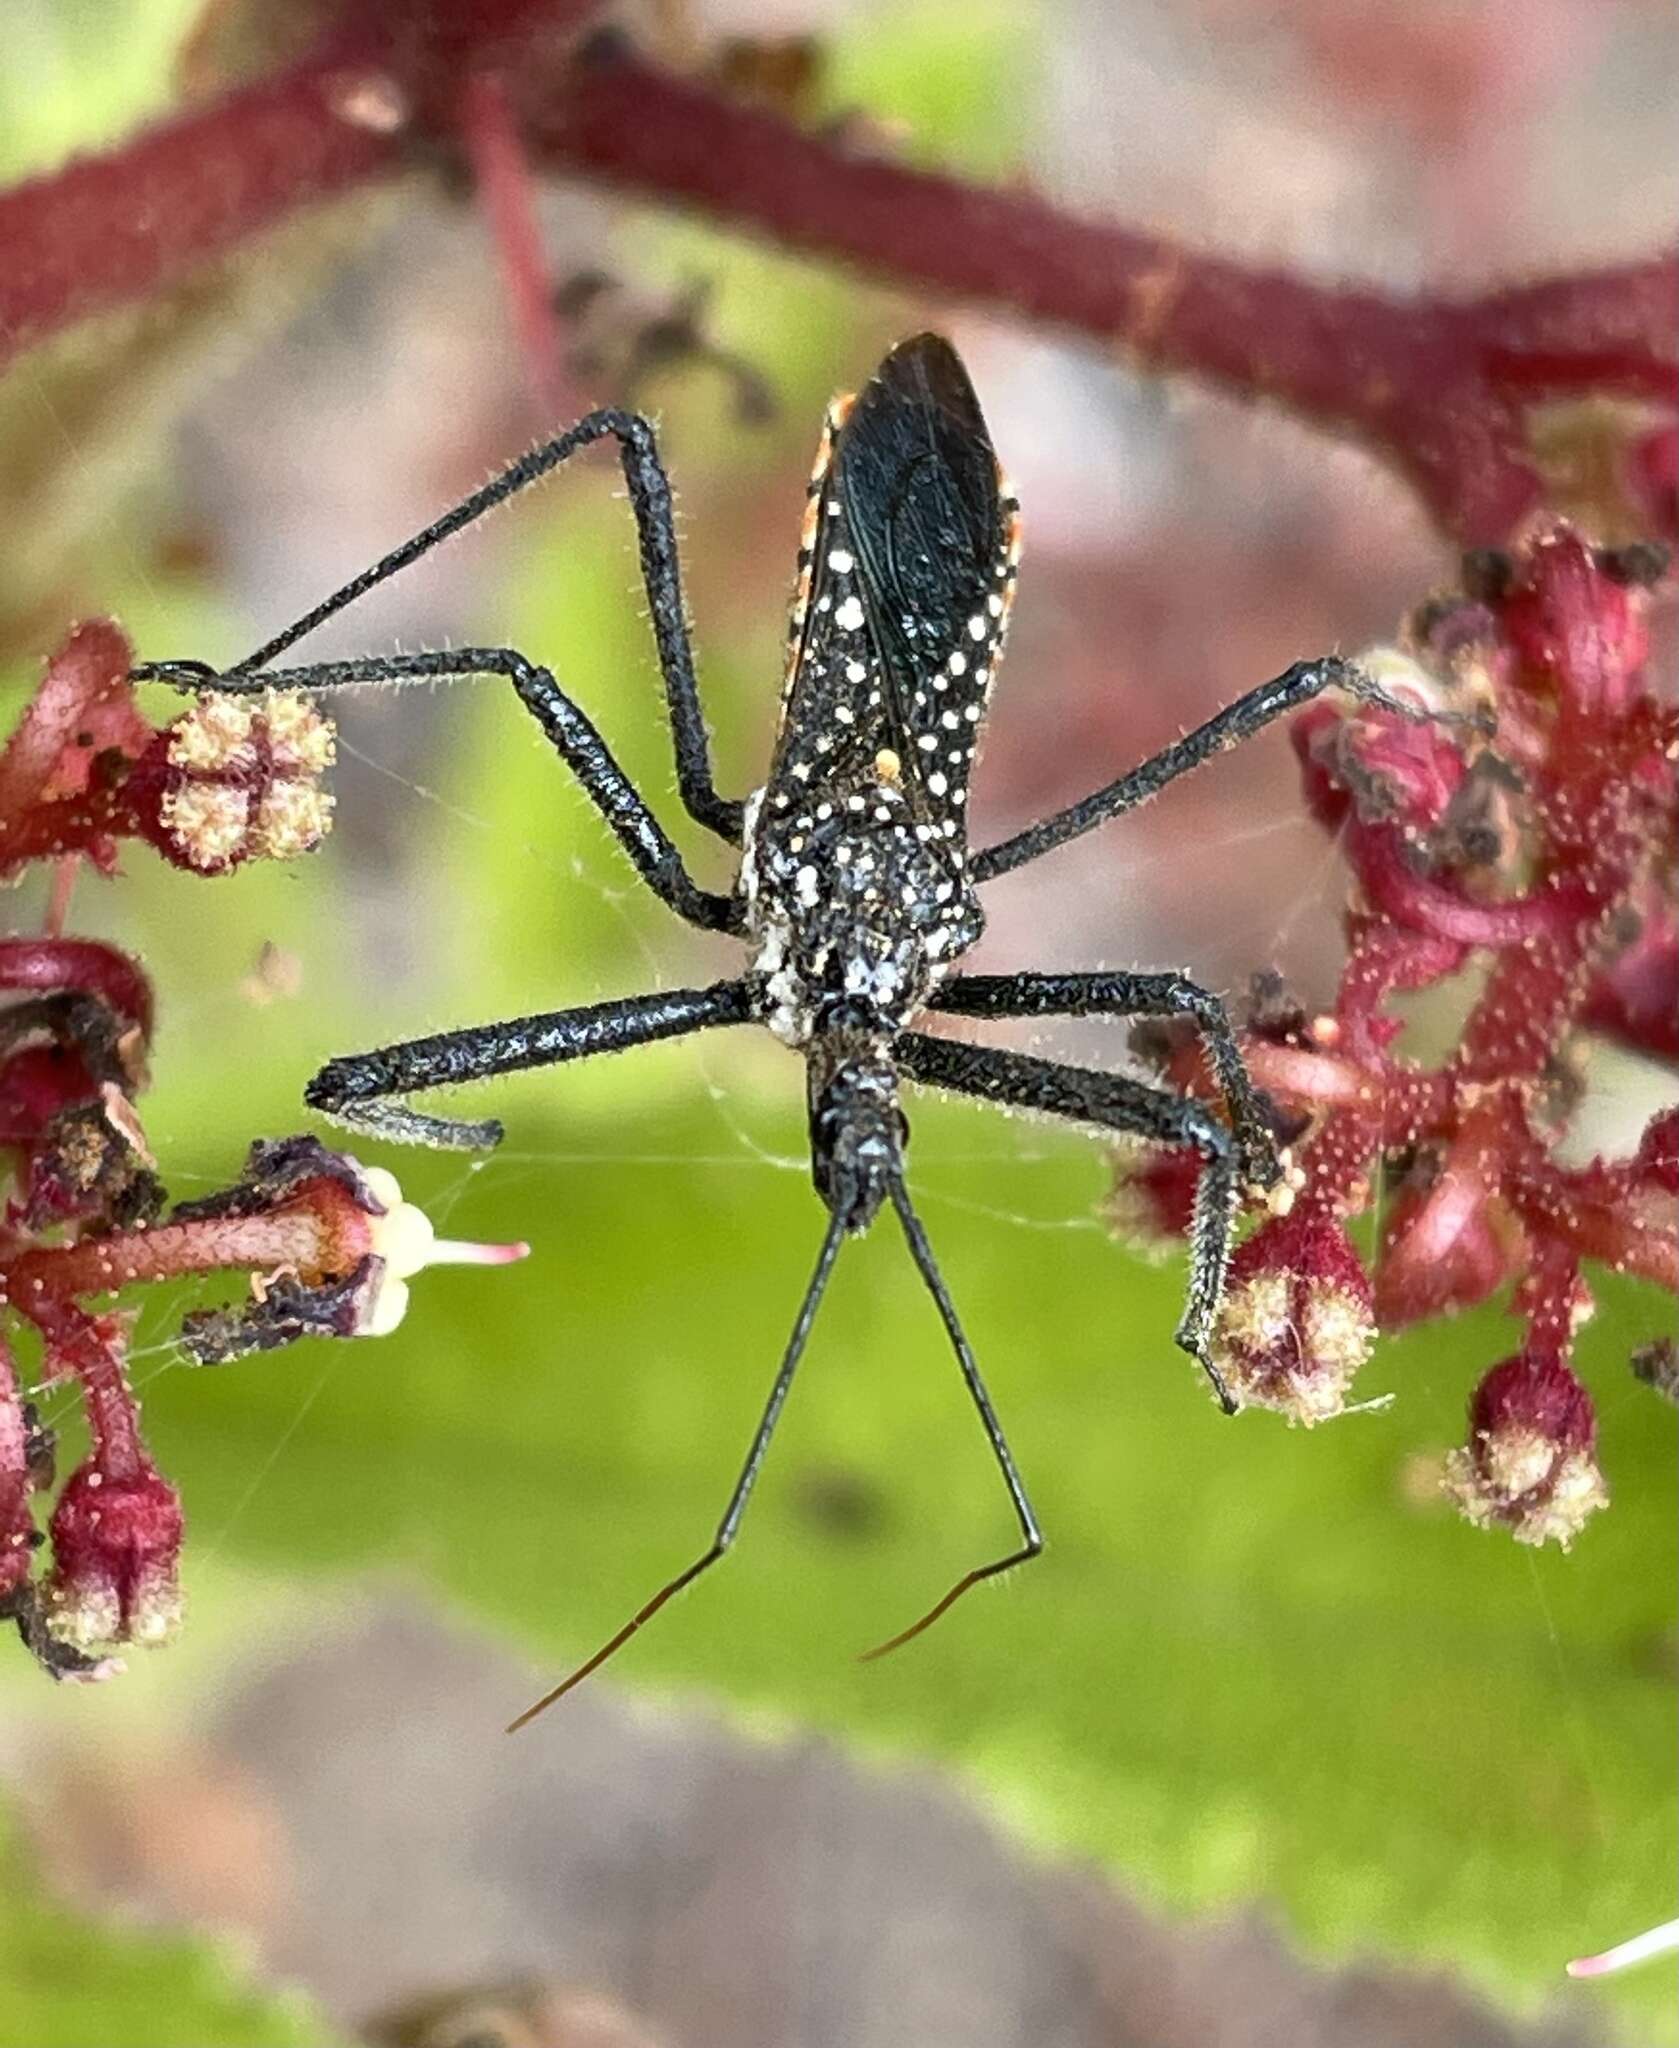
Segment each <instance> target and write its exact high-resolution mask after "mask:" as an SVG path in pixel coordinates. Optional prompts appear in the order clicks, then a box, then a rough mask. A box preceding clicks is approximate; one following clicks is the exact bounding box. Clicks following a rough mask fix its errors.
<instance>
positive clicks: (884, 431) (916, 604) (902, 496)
mask: <svg viewBox="0 0 1679 2048" xmlns="http://www.w3.org/2000/svg"><path fill="white" fill-rule="evenodd" d="M835 468H836V483H837V487H838V498H839V502H840V504H841V505H842V506H843V508H844V515H845V522H846V528H847V532H848V535H849V537H850V541H851V545H852V548H853V550H854V552H855V555H856V560H857V574H858V579H859V584H860V595H861V601H862V604H863V608H864V610H865V611H866V613H867V615H868V620H869V624H870V627H871V628H872V632H873V638H874V641H875V644H876V646H877V648H878V649H879V653H880V658H881V662H882V666H883V669H884V672H885V679H886V684H887V690H888V694H889V696H890V699H891V702H892V706H893V712H894V718H893V724H894V727H895V729H896V735H897V743H898V749H899V751H900V753H901V755H902V760H903V776H904V782H905V784H906V787H908V788H910V789H913V790H915V791H916V792H918V793H919V794H920V795H921V797H922V801H921V802H920V803H918V804H917V806H916V808H917V809H918V810H919V811H920V812H921V813H922V814H923V815H929V816H937V817H943V818H944V819H946V820H947V821H949V820H951V819H953V818H956V817H959V816H960V814H961V811H962V807H963V806H964V805H965V803H966V801H967V789H968V778H969V771H970V769H971V766H972V762H973V754H974V749H975V746H976V745H977V743H978V739H979V734H980V730H981V727H982V725H983V723H984V719H985V710H986V704H987V701H988V699H989V696H990V691H991V682H992V674H993V670H994V668H995V665H996V661H997V658H998V656H999V655H1000V653H1001V650H1002V639H1003V634H1004V630H1005V627H1006V625H1007V619H1008V610H1009V601H1010V598H1011V597H1012V594H1013V585H1014V564H1015V556H1016V553H1017V546H1016V540H1017V535H1016V513H1017V508H1016V507H1015V506H1014V503H1013V500H1012V498H1010V497H1009V496H1008V495H1007V493H1006V490H1005V487H1004V486H1003V484H1002V481H1001V479H1000V477H999V475H998V469H997V457H996V453H995V451H994V450H993V448H992V445H991V437H990V434H989V433H988V432H987V429H986V425H985V418H984V415H983V414H982V413H981V411H980V409H979V400H978V399H977V398H976V397H975V395H974V389H973V386H972V384H971V383H970V382H969V381H968V375H967V372H966V371H965V370H964V369H963V367H962V364H961V360H960V358H959V357H958V356H957V354H956V351H955V350H954V349H953V348H952V347H951V346H950V344H949V343H948V342H946V341H943V340H941V339H940V338H939V337H938V336H937V335H931V334H923V335H918V336H917V337H916V338H915V339H914V340H912V341H906V342H903V343H901V344H900V345H899V346H898V347H897V348H895V349H894V350H893V351H892V353H891V354H890V355H889V356H888V357H887V358H886V360H885V362H884V363H882V365H881V367H880V370H879V372H878V373H877V375H876V376H875V377H874V379H873V380H872V381H871V382H870V384H869V385H868V387H867V389H866V390H865V391H864V392H863V393H862V395H861V396H860V397H859V398H858V400H857V403H856V404H855V406H854V407H853V408H852V410H851V412H850V414H849V416H848V417H847V419H846V421H845V424H844V427H843V429H842V431H841V434H840V438H839V445H838V448H837V450H836V455H835Z"/></svg>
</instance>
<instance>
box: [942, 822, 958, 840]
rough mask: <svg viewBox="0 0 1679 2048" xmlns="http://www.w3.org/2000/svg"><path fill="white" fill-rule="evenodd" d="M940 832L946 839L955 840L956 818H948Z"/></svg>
mask: <svg viewBox="0 0 1679 2048" xmlns="http://www.w3.org/2000/svg"><path fill="white" fill-rule="evenodd" d="M939 830H940V831H941V832H942V833H943V834H944V836H945V837H946V839H954V838H955V837H956V820H955V819H954V818H946V819H945V821H944V823H943V824H942V825H941V826H940V827H939Z"/></svg>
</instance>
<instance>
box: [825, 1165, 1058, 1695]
mask: <svg viewBox="0 0 1679 2048" xmlns="http://www.w3.org/2000/svg"><path fill="white" fill-rule="evenodd" d="M892 1206H893V1208H894V1209H896V1210H897V1212H898V1221H899V1222H900V1223H901V1224H902V1225H903V1226H904V1237H905V1239H906V1241H907V1242H908V1244H909V1249H910V1256H911V1257H912V1258H913V1259H914V1261H915V1263H916V1268H917V1270H918V1271H919V1272H920V1274H921V1277H922V1279H923V1280H925V1281H926V1283H927V1291H928V1293H929V1294H931V1295H932V1297H933V1299H934V1301H936V1302H937V1303H938V1308H939V1314H940V1316H941V1317H942V1318H943V1320H944V1327H945V1331H946V1333H947V1334H948V1336H949V1338H950V1343H951V1348H952V1349H953V1350H954V1351H955V1353H956V1363H957V1364H958V1365H959V1366H960V1367H961V1368H962V1378H963V1380H964V1381H965V1382H966V1383H967V1388H968V1393H969V1395H970V1396H971V1397H972V1400H973V1404H974V1406H975V1407H976V1408H977V1409H978V1410H979V1419H980V1421H981V1423H982V1424H983V1425H984V1428H985V1434H986V1438H987V1441H988V1442H989V1443H990V1445H991V1455H992V1456H993V1457H994V1458H995V1459H996V1460H997V1469H998V1470H999V1471H1000V1472H1001V1473H1002V1475H1003V1484H1004V1485H1005V1486H1006V1487H1007V1488H1008V1490H1009V1501H1010V1503H1011V1505H1012V1506H1013V1508H1014V1514H1015V1520H1016V1521H1017V1522H1019V1524H1020V1548H1019V1549H1018V1550H1012V1551H1010V1553H1009V1554H1008V1556H1007V1557H999V1558H997V1559H996V1560H995V1561H994V1562H993V1563H991V1564H982V1565H978V1566H976V1567H975V1569H974V1570H973V1571H971V1572H964V1573H963V1575H962V1577H961V1578H959V1579H958V1580H957V1581H956V1583H955V1585H954V1586H952V1587H951V1589H950V1591H949V1592H948V1593H946V1594H945V1596H944V1598H943V1599H942V1600H938V1601H935V1602H934V1604H933V1605H932V1606H931V1607H929V1608H928V1610H927V1612H926V1613H925V1614H924V1615H922V1617H921V1619H920V1620H919V1621H912V1622H911V1623H910V1625H909V1627H908V1628H905V1629H900V1630H899V1631H898V1633H897V1634H896V1635H895V1636H888V1637H887V1639H886V1641H885V1642H884V1643H877V1644H876V1645H875V1647H874V1648H873V1649H872V1650H865V1651H864V1652H863V1654H862V1658H861V1661H862V1662H863V1663H865V1664H867V1663H870V1662H872V1661H873V1659H874V1658H876V1657H885V1656H887V1655H889V1654H890V1653H891V1652H892V1651H893V1650H901V1649H902V1648H903V1646H904V1644H905V1643H908V1642H912V1641H913V1640H914V1639H915V1637H917V1636H918V1635H920V1634H921V1633H922V1631H923V1630H925V1629H929V1628H931V1627H932V1625H933V1623H934V1622H935V1621H937V1620H938V1618H939V1616H940V1615H941V1614H944V1613H946V1612H948V1611H949V1609H950V1608H952V1607H954V1606H955V1605H956V1603H957V1601H958V1600H960V1599H961V1597H962V1595H963V1594H964V1593H966V1592H967V1591H968V1590H969V1589H970V1587H973V1586H977V1585H979V1584H980V1583H981V1581H982V1580H985V1579H994V1578H996V1577H997V1576H998V1574H999V1573H1001V1572H1006V1571H1011V1570H1013V1568H1014V1567H1015V1566H1016V1565H1017V1564H1026V1563H1029V1562H1030V1560H1031V1559H1033V1558H1034V1557H1036V1556H1037V1554H1038V1552H1039V1551H1040V1550H1042V1549H1043V1547H1044V1539H1043V1532H1042V1531H1041V1530H1040V1529H1039V1527H1038V1518H1037V1516H1036V1515H1034V1514H1033V1512H1032V1503H1031V1502H1030V1501H1029V1500H1028V1499H1027V1498H1026V1489H1025V1487H1024V1486H1023V1485H1022V1484H1021V1481H1020V1474H1019V1473H1018V1472H1017V1471H1016V1470H1015V1463H1014V1455H1013V1453H1012V1452H1011V1451H1010V1449H1009V1445H1008V1439H1007V1437H1005V1436H1004V1434H1003V1426H1002V1424H1001V1423H1000V1422H999V1421H998V1420H997V1412H996V1410H995V1409H994V1408H993V1407H992V1405H991V1396H990V1395H989V1394H988V1393H987V1392H986V1391H985V1382H984V1380H982V1379H981V1378H980V1376H979V1367H978V1366H977V1365H976V1364H975V1363H974V1354H973V1352H972V1350H971V1349H970V1348H969V1345H968V1340H967V1338H966V1337H965V1336H964V1335H963V1334H962V1325H961V1323H960V1322H959V1321H958V1319H957V1315H956V1305H955V1303H954V1302H953V1301H952V1300H951V1298H950V1292H949V1289H948V1288H947V1287H946V1286H945V1284H944V1277H943V1275H942V1274H941V1273H940V1272H939V1268H938V1261H937V1260H936V1259H935V1258H934V1257H933V1247H932V1246H931V1245H930V1244H929V1243H928V1242H927V1233H926V1231H924V1230H923V1229H922V1227H921V1219H920V1217H919V1216H917V1215H916V1213H915V1211H914V1209H913V1208H912V1207H911V1206H910V1199H909V1190H908V1189H907V1188H906V1187H905V1186H904V1184H903V1182H902V1181H901V1180H894V1181H893V1183H892Z"/></svg>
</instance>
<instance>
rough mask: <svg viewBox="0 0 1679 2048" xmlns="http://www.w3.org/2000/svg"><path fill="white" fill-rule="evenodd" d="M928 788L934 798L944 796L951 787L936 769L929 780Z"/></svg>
mask: <svg viewBox="0 0 1679 2048" xmlns="http://www.w3.org/2000/svg"><path fill="white" fill-rule="evenodd" d="M927 787H928V789H929V790H931V791H932V793H933V795H934V796H943V795H944V793H945V791H946V790H947V789H948V788H949V787H950V785H949V783H948V782H946V781H945V779H944V777H943V776H942V775H940V774H939V773H938V771H937V770H936V769H935V770H934V772H933V773H932V774H931V775H929V776H928V778H927Z"/></svg>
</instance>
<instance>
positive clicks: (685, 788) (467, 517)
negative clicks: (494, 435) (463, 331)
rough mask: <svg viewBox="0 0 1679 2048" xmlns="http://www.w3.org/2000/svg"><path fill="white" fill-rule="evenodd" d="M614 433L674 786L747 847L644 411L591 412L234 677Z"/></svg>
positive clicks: (702, 820) (698, 816)
mask: <svg viewBox="0 0 1679 2048" xmlns="http://www.w3.org/2000/svg"><path fill="white" fill-rule="evenodd" d="M606 436H610V437H611V438H612V439H613V440H615V441H616V442H617V444H618V459H619V462H620V464H621V465H622V468H623V472H624V481H625V483H626V484H627V485H628V486H629V494H630V508H631V510H632V511H633V512H634V514H635V525H636V539H637V541H638V543H639V545H640V552H641V579H642V582H643V584H644V586H645V587H646V591H647V603H648V609H649V611H650V612H651V614H652V620H653V638H654V641H655V643H656V644H657V647H658V652H659V670H660V674H661V675H662V676H663V678H664V686H665V703H666V708H667V710H668V711H669V714H670V730H671V739H672V742H673V744H674V746H675V750H676V779H677V785H678V787H679V789H680V790H681V793H682V801H683V803H684V805H685V806H686V807H687V810H688V814H689V816H690V817H692V818H693V819H694V820H695V822H696V823H698V824H701V825H704V826H706V827H707V828H708V829H709V830H710V831H713V832H715V833H717V834H718V835H719V836H720V837H721V838H724V839H727V840H728V841H729V842H730V843H731V844H732V845H735V846H738V845H739V844H740V835H741V816H742V810H743V806H742V805H740V804H738V803H733V802H730V801H729V800H728V799H726V798H724V797H721V796H719V795H718V793H717V788H716V785H715V783H714V782H713V780H712V772H711V747H710V741H709V739H708V737H707V734H706V729H705V718H704V716H703V714H702V713H701V710H700V697H699V684H698V682H697V681H696V679H695V676H694V655H693V649H692V647H691V645H690V644H689V638H688V614H687V610H686V607H685V606H684V604H683V599H682V575H681V564H680V559H679V556H678V553H677V546H676V521H675V517H674V515H673V510H672V501H671V490H670V480H669V478H668V477H667V476H666V475H665V470H664V464H663V463H662V462H661V461H660V459H659V448H658V443H657V441H656V440H655V438H654V434H653V429H652V427H651V425H650V424H649V423H648V422H647V421H646V420H644V419H643V418H642V417H641V415H640V414H639V413H632V412H620V411H618V410H617V409H616V408H614V407H605V408H603V409H602V410H600V411H599V412H592V413H589V414H587V415H586V416H585V417H584V418H583V419H580V420H579V421H578V422H577V424H576V426H574V427H571V428H568V429H567V431H566V432H565V433H563V434H559V435H556V436H555V438H554V439H553V440H551V441H544V442H543V443H542V444H541V445H540V446H539V447H536V448H531V449H528V450H527V451H526V452H525V453H524V454H523V455H521V456H520V457H519V458H518V460H517V461H516V462H511V463H509V464H508V466H507V468H506V469H504V470H503V471H502V472H501V474H500V475H499V476H496V477H492V478H491V480H490V481H489V482H488V483H487V484H485V485H484V486H483V487H482V489H480V490H476V491H474V492H473V493H472V495H471V496H470V497H468V498H463V499H462V500H461V502H460V503H459V504H458V505H456V506H454V507H453V508H452V509H451V510H449V511H447V512H445V513H444V514H443V515H442V517H441V518H439V519H434V520H433V521H432V523H431V525H430V526H427V527H425V528H424V529H423V530H422V531H421V532H419V533H417V534H415V535H414V536H413V538H412V539H411V540H406V541H404V542H403V543H402V545H401V546H400V547H398V548H393V549H392V550H391V552H390V553H389V554H388V555H385V556H384V557H383V558H382V559H381V560H379V561H377V562H375V563H374V564H373V566H372V568H370V569H364V570H363V571H362V573H361V574H360V575H359V576H353V577H352V578H351V579H350V581H349V582H348V583H346V584H344V585H342V586H341V588H339V589H337V590H335V591H334V592H333V593H332V595H331V596H330V597H326V598H323V599H322V600H321V602H320V603H319V604H318V605H316V606H315V607H314V609H313V610H311V611H308V612H305V613H304V615H303V617H302V618H300V619H296V620H294V621H293V622H292V624H291V625H289V626H287V627H286V629H285V631H284V632H282V633H276V634H275V635H274V637H273V638H272V639H271V640H269V641H267V642H266V643H265V644H264V645H263V646H261V647H259V648H258V649H257V650H256V652H255V653H254V654H251V655H247V656H246V658H245V659H244V660H243V661H242V662H240V663H239V664H238V665H237V667H236V668H235V670H234V671H233V673H234V674H244V673H247V672H249V671H251V670H254V669H260V668H262V667H263V666H264V665H265V664H267V663H268V662H271V661H272V660H273V659H274V658H275V656H276V655H279V654H284V653H285V651H286V649H287V648H288V647H292V646H295V645H296V643H297V642H298V641H299V640H301V639H302V638H303V637H304V635H305V634H306V633H312V632H313V631H314V630H315V628H316V627H317V626H319V625H321V624H322V623H323V622H324V621H325V620H327V619H330V618H332V617H333V616H335V614H337V613H338V612H341V611H343V610H344V608H345V607H346V606H347V605H351V604H354V603H355V601H356V599H357V598H359V597H364V596H365V595H366V594H367V592H368V591H370V590H372V589H374V588H375V587H376V586H377V585H378V584H381V583H383V582H385V581H386V580H387V578H389V577H392V576H394V575H396V574H397V572H398V571H399V570H402V569H406V568H407V567H408V566H409V564H410V563H412V562H417V561H419V559H420V558H421V556H422V555H428V554H430V552H431V551H432V549H433V548H435V547H437V546H439V545H440V544H441V543H442V542H444V541H446V540H448V539H450V538H451V537H452V536H453V535H455V534H457V533H459V532H460V531H461V529H462V528H463V527H465V526H470V525H471V524H472V522H473V521H474V520H475V519H479V518H482V516H483V515H484V514H485V513H486V512H489V511H493V510H494V508H495V507H496V506H497V505H503V504H505V503H506V502H507V500H508V499H509V498H512V497H516V496H517V495H518V493H519V492H520V491H523V490H525V489H527V488H528V487H529V486H530V485H531V484H533V483H535V482H536V481H537V480H538V479H539V478H541V477H544V476H547V475H548V474H549V473H550V471H552V470H556V469H558V468H559V467H560V465H561V464H562V463H563V462H565V461H567V460H568V459H569V458H570V457H571V456H573V455H575V454H576V453H577V451H578V450H579V449H580V448H587V447H588V446H589V445H590V444H591V443H592V442H595V441H599V440H601V439H602V438H604V437H606Z"/></svg>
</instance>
